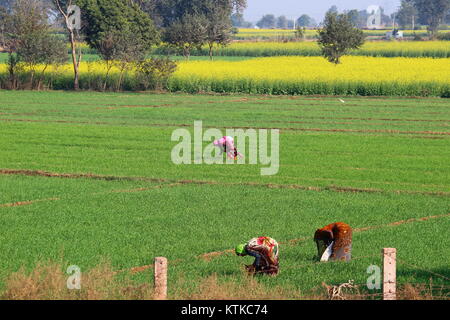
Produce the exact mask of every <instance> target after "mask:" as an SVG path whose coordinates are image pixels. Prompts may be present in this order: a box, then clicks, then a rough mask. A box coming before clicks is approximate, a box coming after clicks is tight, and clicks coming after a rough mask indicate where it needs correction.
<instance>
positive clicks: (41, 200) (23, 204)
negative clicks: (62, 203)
mask: <svg viewBox="0 0 450 320" xmlns="http://www.w3.org/2000/svg"><path fill="white" fill-rule="evenodd" d="M56 200H60V198H48V199H37V200H28V201H18V202H13V203H5V204H0V208H5V207H6V208H7V207H20V206H27V205H30V204H34V203H37V202H44V201H56Z"/></svg>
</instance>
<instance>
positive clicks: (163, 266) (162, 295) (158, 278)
mask: <svg viewBox="0 0 450 320" xmlns="http://www.w3.org/2000/svg"><path fill="white" fill-rule="evenodd" d="M154 279H155V300H166V299H167V258H164V257H157V258H155V274H154Z"/></svg>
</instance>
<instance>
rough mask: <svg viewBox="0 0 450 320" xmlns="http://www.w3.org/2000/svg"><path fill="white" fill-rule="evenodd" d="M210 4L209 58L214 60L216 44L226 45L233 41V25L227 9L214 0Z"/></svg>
mask: <svg viewBox="0 0 450 320" xmlns="http://www.w3.org/2000/svg"><path fill="white" fill-rule="evenodd" d="M209 6H210V8H209V12H210V13H209V15H208V16H207V20H208V24H207V28H206V43H207V44H208V47H209V58H210V59H211V60H212V59H213V48H214V45H220V46H225V45H227V44H228V43H230V42H231V34H232V25H231V20H230V18H229V17H228V16H227V10H226V9H224V8H223V7H217V6H216V5H215V2H214V0H211V1H210V4H209Z"/></svg>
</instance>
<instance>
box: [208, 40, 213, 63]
mask: <svg viewBox="0 0 450 320" xmlns="http://www.w3.org/2000/svg"><path fill="white" fill-rule="evenodd" d="M213 46H214V44H211V43H210V44H209V59H210V60H211V61H212V59H213Z"/></svg>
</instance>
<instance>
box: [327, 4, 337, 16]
mask: <svg viewBox="0 0 450 320" xmlns="http://www.w3.org/2000/svg"><path fill="white" fill-rule="evenodd" d="M329 13H336V14H337V13H339V11H338V7H337V6H336V5H332V6H331V7H330V9H328V11H327V12H326V13H325V16H326V15H327V14H329Z"/></svg>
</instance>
